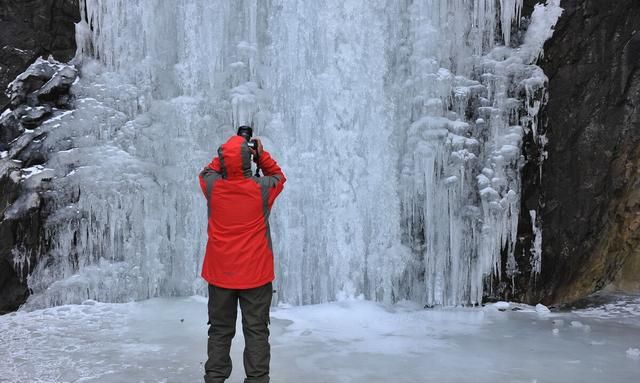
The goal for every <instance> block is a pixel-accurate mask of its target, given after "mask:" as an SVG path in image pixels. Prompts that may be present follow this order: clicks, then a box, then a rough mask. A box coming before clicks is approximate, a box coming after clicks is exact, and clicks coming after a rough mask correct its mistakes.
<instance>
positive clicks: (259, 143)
mask: <svg viewBox="0 0 640 383" xmlns="http://www.w3.org/2000/svg"><path fill="white" fill-rule="evenodd" d="M252 141H255V142H256V144H257V145H258V147H257V153H256V150H253V149H249V150H251V154H253V160H254V161H255V162H256V163H257V162H258V157H260V156H261V155H262V151H263V148H262V141H260V139H259V138H254V139H253V140H252Z"/></svg>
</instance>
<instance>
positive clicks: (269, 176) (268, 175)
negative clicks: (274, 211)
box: [258, 150, 287, 209]
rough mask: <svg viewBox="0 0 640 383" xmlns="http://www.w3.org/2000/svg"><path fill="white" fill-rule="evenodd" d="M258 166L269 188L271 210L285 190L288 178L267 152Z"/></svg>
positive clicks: (264, 152)
mask: <svg viewBox="0 0 640 383" xmlns="http://www.w3.org/2000/svg"><path fill="white" fill-rule="evenodd" d="M258 165H259V166H260V169H262V173H263V174H264V177H262V178H264V181H263V182H265V181H266V184H267V185H268V187H269V199H268V204H269V209H271V206H273V202H275V200H276V197H277V196H278V195H279V194H280V192H282V189H283V188H284V183H285V182H286V181H287V178H286V177H285V176H284V173H283V172H282V169H280V166H278V163H277V162H276V161H275V160H274V159H273V158H271V155H270V154H269V152H267V151H264V150H263V151H262V154H261V155H260V158H259V159H258Z"/></svg>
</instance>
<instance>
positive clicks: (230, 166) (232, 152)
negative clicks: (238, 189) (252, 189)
mask: <svg viewBox="0 0 640 383" xmlns="http://www.w3.org/2000/svg"><path fill="white" fill-rule="evenodd" d="M218 157H219V158H220V164H221V165H222V177H224V178H226V179H241V178H249V177H251V152H250V151H249V146H248V145H247V141H246V140H245V139H244V138H243V137H240V136H232V137H230V138H229V139H228V140H227V142H225V143H224V144H222V145H220V147H219V148H218Z"/></svg>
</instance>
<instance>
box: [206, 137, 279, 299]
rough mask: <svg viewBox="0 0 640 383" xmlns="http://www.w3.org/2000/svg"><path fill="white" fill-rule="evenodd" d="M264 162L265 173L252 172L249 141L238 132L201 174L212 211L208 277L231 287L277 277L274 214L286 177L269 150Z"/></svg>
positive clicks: (247, 286)
mask: <svg viewBox="0 0 640 383" xmlns="http://www.w3.org/2000/svg"><path fill="white" fill-rule="evenodd" d="M258 165H259V166H260V168H261V169H262V172H263V173H264V177H254V176H252V175H251V153H250V151H249V147H248V146H247V142H246V141H245V139H244V138H242V137H240V136H233V137H231V138H229V140H228V141H227V142H226V143H224V144H223V145H222V146H220V148H219V149H218V157H215V158H214V159H213V161H211V163H210V164H209V165H207V166H206V167H205V168H204V170H202V172H201V173H200V176H199V180H200V187H201V188H202V192H203V193H204V196H205V197H206V198H207V207H208V213H209V224H208V229H207V232H208V236H209V239H208V241H207V250H206V253H205V256H204V264H203V266H202V278H204V279H205V280H206V281H207V282H209V283H210V284H212V285H214V286H218V287H222V288H227V289H250V288H254V287H258V286H262V285H264V284H266V283H268V282H271V281H273V279H274V278H275V274H274V271H273V250H272V246H271V232H270V230H269V213H270V211H271V207H272V206H273V202H274V201H275V199H276V197H277V196H278V194H280V192H281V191H282V188H283V186H284V183H285V181H286V179H285V177H284V173H282V170H281V169H280V167H279V166H278V164H277V163H276V162H275V161H274V160H273V159H272V158H271V156H270V155H269V153H268V152H266V151H263V152H262V154H261V155H260V158H259V163H258Z"/></svg>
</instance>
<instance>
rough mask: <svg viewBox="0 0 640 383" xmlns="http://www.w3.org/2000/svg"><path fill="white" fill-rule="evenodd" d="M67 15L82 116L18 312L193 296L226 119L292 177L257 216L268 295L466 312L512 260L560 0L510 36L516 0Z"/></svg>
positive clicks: (133, 9) (123, 6) (245, 3)
mask: <svg viewBox="0 0 640 383" xmlns="http://www.w3.org/2000/svg"><path fill="white" fill-rule="evenodd" d="M80 6H81V9H82V15H83V20H82V21H81V22H80V23H79V24H78V26H77V41H78V46H79V48H78V54H77V57H76V59H75V60H76V62H77V64H78V65H79V67H80V68H81V80H80V81H78V82H77V83H76V84H75V85H74V86H73V87H72V91H73V93H74V95H75V97H76V110H75V111H74V112H73V113H72V114H69V115H65V116H61V117H60V118H59V119H58V120H57V121H55V123H56V124H59V125H60V127H59V128H58V129H56V130H55V131H54V132H55V134H52V135H50V137H49V138H48V139H49V140H53V139H55V140H56V141H55V142H56V143H58V144H57V146H58V147H57V149H58V152H57V153H56V154H55V155H53V157H52V158H51V160H50V161H49V162H48V163H47V164H46V167H47V168H56V169H58V171H64V174H63V175H62V176H60V177H58V178H56V179H55V182H56V188H57V189H58V190H59V191H61V192H60V194H61V195H64V196H66V197H61V198H59V200H58V206H57V207H56V213H55V214H54V215H53V216H52V217H51V219H50V220H49V222H48V227H49V230H48V232H47V235H48V236H50V238H51V243H52V250H51V254H50V259H49V260H48V261H47V262H42V263H41V264H40V265H39V266H38V269H37V270H36V271H35V272H34V273H33V274H32V275H31V276H30V280H29V285H30V287H31V288H32V289H33V290H34V292H35V295H34V296H32V297H31V298H30V301H29V305H31V306H32V307H38V306H47V305H51V304H57V303H63V302H80V301H83V300H85V299H98V300H106V301H125V300H131V299H142V298H146V297H151V296H157V295H180V294H191V293H194V292H195V293H198V292H204V288H203V286H204V285H203V282H202V281H201V280H200V279H199V277H198V275H199V269H200V266H201V261H202V255H203V248H204V244H205V225H206V213H205V204H204V201H203V198H202V196H201V193H200V191H199V190H198V186H197V182H196V178H195V177H196V175H197V174H198V172H199V170H200V169H201V168H202V166H203V165H204V164H206V163H207V162H208V161H209V160H210V157H211V156H212V155H213V154H214V153H215V149H216V146H217V145H219V144H220V143H221V142H222V141H223V139H225V138H226V137H227V136H228V135H230V134H233V133H234V127H235V126H238V125H240V124H252V125H253V126H254V128H255V130H256V132H257V135H259V136H261V137H263V141H264V143H265V146H266V147H267V148H268V150H270V151H271V152H272V154H273V155H274V157H275V158H276V159H277V160H278V161H279V162H280V163H281V164H282V166H283V169H284V170H285V172H286V173H287V178H288V180H289V181H288V183H287V188H286V190H285V193H284V194H283V196H282V198H281V200H279V201H278V203H277V204H276V206H275V208H274V211H273V214H272V218H271V219H272V231H273V241H274V245H275V253H276V264H277V275H278V279H277V287H276V288H277V290H278V299H279V300H280V301H284V302H289V303H293V304H305V303H313V302H322V301H328V300H334V299H336V297H337V296H343V297H344V296H357V295H360V294H363V295H364V296H365V297H367V298H370V299H375V300H383V301H395V300H399V299H412V300H416V301H419V302H422V303H426V304H428V305H435V304H444V305H457V304H474V303H478V302H480V301H481V299H482V296H483V288H484V286H485V280H486V278H487V277H490V276H496V277H497V276H499V275H497V274H499V273H500V263H499V262H500V259H501V252H506V253H507V254H509V256H510V257H513V252H514V244H515V241H516V238H515V237H516V229H517V221H518V216H519V207H520V171H519V169H520V167H521V165H522V162H523V157H522V156H521V153H520V147H521V143H522V138H523V134H525V133H526V132H529V131H531V130H533V132H534V134H535V132H536V123H537V122H536V115H537V113H538V110H539V107H540V104H541V102H543V101H544V97H545V94H546V93H545V84H546V81H547V79H546V77H545V75H544V73H543V72H542V70H541V69H540V68H539V67H537V66H535V65H533V64H534V62H535V60H536V59H537V58H538V57H539V55H540V54H541V48H542V43H543V42H544V40H545V39H546V38H547V37H548V34H549V33H550V31H551V29H552V27H553V25H554V24H555V21H556V20H557V17H558V16H559V12H560V8H559V1H557V0H550V1H549V3H548V4H547V6H546V7H543V6H539V7H538V8H537V9H536V12H534V15H533V16H532V18H531V20H530V24H529V26H528V31H527V33H526V34H525V35H524V38H521V37H522V36H520V40H521V41H516V40H518V39H516V38H515V36H512V35H511V26H512V24H513V25H516V24H518V23H519V22H520V10H521V8H522V0H499V1H497V0H448V1H444V0H442V1H441V0H424V1H419V2H405V1H400V2H399V1H386V0H372V1H367V2H361V1H338V0H327V1H324V2H313V1H301V0H299V1H295V0H287V1H284V0H273V1H269V2H263V1H258V0H242V1H221V2H211V1H208V0H207V1H205V0H180V1H159V0H155V1H154V0H136V1H114V2H102V1H97V0H84V1H81V5H80ZM52 142H53V141H52ZM541 142H542V141H541ZM512 271H513V272H515V270H512Z"/></svg>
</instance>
